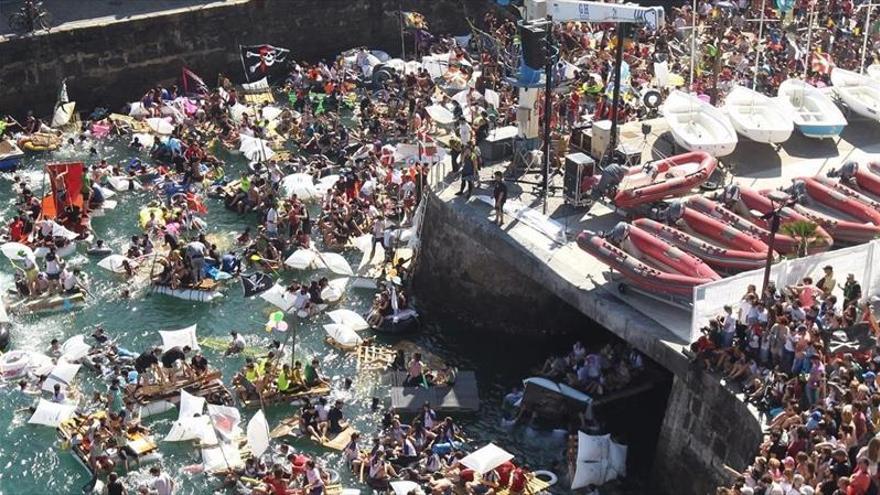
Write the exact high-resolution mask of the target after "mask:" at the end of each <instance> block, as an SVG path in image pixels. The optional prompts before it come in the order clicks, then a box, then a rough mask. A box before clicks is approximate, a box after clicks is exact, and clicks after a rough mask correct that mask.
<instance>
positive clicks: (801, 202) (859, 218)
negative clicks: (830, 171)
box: [787, 177, 880, 244]
mask: <svg viewBox="0 0 880 495" xmlns="http://www.w3.org/2000/svg"><path fill="white" fill-rule="evenodd" d="M787 192H788V193H789V195H790V196H792V197H794V198H795V199H796V200H797V202H798V203H797V204H796V205H795V206H794V209H795V210H797V211H798V213H801V214H802V215H804V216H805V217H807V218H808V219H809V220H811V221H812V222H814V223H816V224H818V225H820V226H822V227H823V228H824V229H825V230H827V231H828V232H830V233H831V235H832V236H833V237H834V238H835V239H837V240H839V241H841V242H846V243H849V244H862V243H865V242H868V241H870V240H872V239H876V238H877V237H880V211H877V210H875V209H874V208H873V207H871V206H870V205H867V204H865V203H862V202H861V201H859V200H857V199H855V198H853V197H850V196H847V195H846V194H844V193H842V192H840V191H837V190H835V189H834V188H831V187H828V186H826V185H824V184H822V183H821V182H819V181H817V180H816V179H814V178H812V177H804V178H799V179H795V181H794V183H793V184H792V186H791V188H789V190H788V191H787Z"/></svg>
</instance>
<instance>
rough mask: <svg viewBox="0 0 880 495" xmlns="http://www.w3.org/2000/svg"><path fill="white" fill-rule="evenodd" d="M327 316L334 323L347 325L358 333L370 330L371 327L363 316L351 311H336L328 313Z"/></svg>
mask: <svg viewBox="0 0 880 495" xmlns="http://www.w3.org/2000/svg"><path fill="white" fill-rule="evenodd" d="M327 316H329V317H330V319H331V320H333V322H334V323H337V324H339V325H345V326H346V327H348V328H350V329H352V330H354V331H356V332H357V331H360V330H366V329H368V328H370V325H369V324H368V323H367V320H365V319H364V317H363V316H361V315H359V314H357V313H355V312H354V311H352V310H350V309H334V310H333V311H328V312H327Z"/></svg>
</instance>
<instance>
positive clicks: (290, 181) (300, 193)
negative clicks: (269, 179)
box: [281, 173, 318, 201]
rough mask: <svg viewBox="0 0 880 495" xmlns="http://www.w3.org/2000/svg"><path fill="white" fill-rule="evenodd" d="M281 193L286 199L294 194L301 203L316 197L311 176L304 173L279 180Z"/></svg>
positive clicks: (316, 190)
mask: <svg viewBox="0 0 880 495" xmlns="http://www.w3.org/2000/svg"><path fill="white" fill-rule="evenodd" d="M281 192H283V193H284V194H285V196H287V197H290V196H293V195H294V194H296V195H297V197H299V199H301V200H303V201H306V200H309V199H312V198H315V197H317V196H318V189H317V187H315V181H314V179H313V178H312V176H311V175H309V174H304V173H298V174H290V175H288V176H286V177H284V178H283V179H281Z"/></svg>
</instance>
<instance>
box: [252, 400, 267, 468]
mask: <svg viewBox="0 0 880 495" xmlns="http://www.w3.org/2000/svg"><path fill="white" fill-rule="evenodd" d="M247 439H248V446H249V447H250V449H251V453H252V454H253V456H254V457H257V458H259V457H260V456H261V455H263V452H266V450H267V449H268V448H269V423H268V422H267V421H266V416H265V415H264V414H263V410H262V409H260V410H259V411H257V413H256V414H254V416H253V417H252V418H251V420H250V421H248V425H247Z"/></svg>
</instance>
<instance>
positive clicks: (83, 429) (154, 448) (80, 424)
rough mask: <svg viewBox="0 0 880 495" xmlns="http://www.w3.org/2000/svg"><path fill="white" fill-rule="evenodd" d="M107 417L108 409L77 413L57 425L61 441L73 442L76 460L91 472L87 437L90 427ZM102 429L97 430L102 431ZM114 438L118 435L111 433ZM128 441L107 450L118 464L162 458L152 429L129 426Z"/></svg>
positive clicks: (69, 443) (107, 453) (72, 447)
mask: <svg viewBox="0 0 880 495" xmlns="http://www.w3.org/2000/svg"><path fill="white" fill-rule="evenodd" d="M106 417H107V411H98V412H95V413H92V414H89V415H87V416H85V415H76V416H74V417H72V418H70V419H68V420H66V421H63V422H62V423H61V424H60V425H58V429H57V431H58V437H59V438H60V439H61V441H62V442H64V443H66V444H68V445H70V446H71V447H70V450H71V453H73V455H74V456H75V457H76V459H77V461H79V463H80V464H81V465H82V466H83V467H85V468H86V470H87V471H89V472H90V473H91V472H92V469H91V468H90V467H89V448H90V447H91V446H90V445H89V444H88V440H87V439H86V438H84V437H85V436H86V434H87V431H88V429H89V426H91V425H92V423H93V422H95V421H100V420H101V419H103V418H106ZM101 433H102V432H98V434H101ZM105 433H107V435H108V436H110V437H111V438H116V437H115V436H112V435H110V433H109V432H105ZM77 436H79V437H80V438H81V439H82V441H80V442H73V441H72V440H73V438H74V437H77ZM125 439H126V440H127V442H126V444H125V445H116V446H114V447H109V448H106V449H105V451H104V452H105V454H106V455H107V456H108V457H109V458H110V460H111V461H113V462H114V464H115V465H116V466H119V465H120V464H124V463H125V462H126V460H127V459H130V460H134V461H135V463H137V464H142V463H148V462H156V461H159V460H160V459H161V458H162V455H161V454H159V452H158V449H159V445H158V444H157V443H156V441H155V440H154V439H153V436H152V435H151V434H150V432H149V430H146V428H144V427H143V426H139V427H136V428H130V429H129V430H128V431H126V433H125ZM120 450H124V451H125V456H126V457H122V456H121V455H120Z"/></svg>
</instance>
